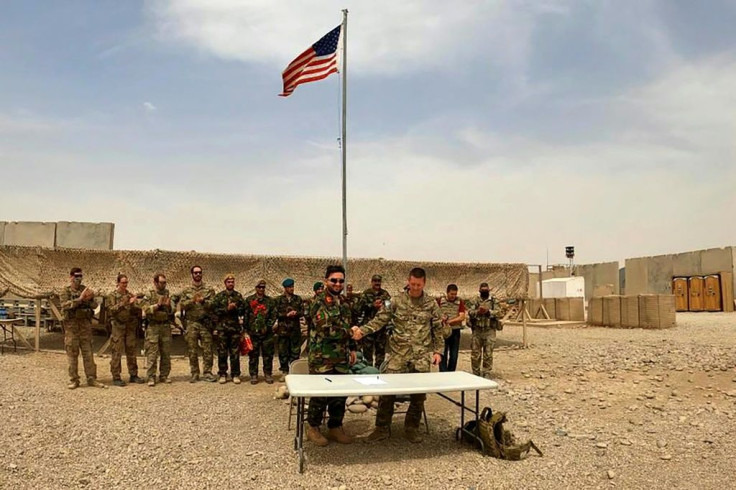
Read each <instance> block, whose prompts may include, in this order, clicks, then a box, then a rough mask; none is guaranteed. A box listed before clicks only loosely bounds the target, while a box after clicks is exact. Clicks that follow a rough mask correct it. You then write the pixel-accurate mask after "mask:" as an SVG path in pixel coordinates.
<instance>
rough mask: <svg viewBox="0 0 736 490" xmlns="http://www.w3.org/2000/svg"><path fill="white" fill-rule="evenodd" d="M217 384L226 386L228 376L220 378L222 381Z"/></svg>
mask: <svg viewBox="0 0 736 490" xmlns="http://www.w3.org/2000/svg"><path fill="white" fill-rule="evenodd" d="M217 382H218V383H220V384H221V385H224V384H225V383H227V376H220V379H219V380H217Z"/></svg>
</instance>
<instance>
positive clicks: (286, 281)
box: [281, 277, 294, 288]
mask: <svg viewBox="0 0 736 490" xmlns="http://www.w3.org/2000/svg"><path fill="white" fill-rule="evenodd" d="M281 285H282V286H284V287H285V288H290V287H291V286H293V285H294V279H292V278H290V277H287V278H286V279H284V282H282V283H281Z"/></svg>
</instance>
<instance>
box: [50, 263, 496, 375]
mask: <svg viewBox="0 0 736 490" xmlns="http://www.w3.org/2000/svg"><path fill="white" fill-rule="evenodd" d="M190 272H191V276H192V283H191V285H190V286H189V287H187V288H186V289H184V290H183V291H181V292H180V294H178V295H172V294H171V293H170V292H169V289H168V288H167V281H166V276H165V275H164V274H162V273H158V274H156V275H155V276H154V278H153V285H154V287H153V288H152V289H151V290H150V291H149V292H148V293H147V294H141V295H136V294H133V293H131V292H130V291H129V290H128V278H127V276H126V275H125V274H119V275H118V277H117V287H116V289H115V291H114V292H113V293H112V294H110V295H109V296H108V297H107V298H106V301H105V304H106V308H107V313H108V316H109V317H110V320H111V324H112V331H111V337H110V348H111V362H110V367H111V373H112V377H113V384H114V385H116V386H125V382H124V381H123V380H122V376H121V375H122V367H121V361H122V355H123V353H124V354H125V356H126V361H127V365H128V372H129V374H130V382H132V383H145V382H147V383H148V385H149V386H155V384H156V383H157V382H158V383H170V382H171V378H170V377H169V375H170V371H171V357H170V356H171V341H172V337H171V324H172V322H173V320H174V316H175V315H176V316H179V317H180V318H181V320H182V323H183V324H184V325H185V326H186V329H185V337H186V340H187V344H188V356H189V361H190V372H191V378H190V381H191V382H196V381H198V380H200V379H203V380H206V381H212V382H214V381H219V382H220V383H222V384H224V383H226V382H228V381H229V380H232V382H234V383H236V384H239V383H240V382H241V378H240V375H241V370H240V355H241V349H242V344H243V340H244V339H245V338H246V337H247V338H248V339H249V341H250V344H252V349H251V350H250V352H249V363H248V370H249V374H250V379H251V383H252V384H256V383H258V371H259V363H260V362H259V361H261V360H262V363H263V374H264V378H265V381H266V382H267V383H273V382H274V377H273V372H272V366H273V358H274V352H275V347H276V344H278V351H279V365H280V370H281V372H282V373H283V374H286V373H287V372H288V368H289V365H290V363H291V362H292V361H294V360H296V359H298V358H299V356H300V353H301V350H302V349H301V346H302V342H303V337H304V333H305V332H304V331H303V330H304V329H303V327H302V325H303V324H302V321H304V323H305V324H306V326H307V328H308V327H309V326H310V325H313V319H312V317H311V315H310V313H309V311H310V306H311V305H312V304H313V303H314V302H315V301H316V299H317V298H318V297H319V296H320V294H323V293H324V284H323V283H322V282H318V283H315V284H314V287H313V289H314V296H313V297H312V298H308V299H302V298H301V297H299V296H298V295H296V294H294V280H293V279H289V278H287V279H285V280H284V281H283V283H282V286H283V288H284V291H283V294H281V295H280V296H278V297H276V298H271V297H269V296H267V295H266V294H265V291H266V282H265V281H259V282H258V283H257V284H256V286H255V293H254V294H252V295H250V296H248V297H245V298H244V297H243V295H241V294H240V293H239V292H238V291H236V290H235V277H234V276H233V275H232V274H228V275H227V276H225V277H224V278H223V282H224V286H225V289H224V290H222V291H220V292H219V293H216V292H215V290H214V289H213V288H211V287H209V286H207V285H205V283H204V282H203V281H202V276H203V270H202V267H200V266H197V265H195V266H193V267H192V268H191V269H190ZM82 278H83V274H82V271H81V269H79V268H74V269H72V271H71V273H70V286H69V287H67V288H66V289H65V291H64V293H63V295H62V302H61V303H62V304H61V307H62V311H63V312H64V316H65V319H66V322H65V332H66V337H65V347H66V350H67V355H68V358H69V378H70V382H69V385H68V387H69V388H70V389H74V388H76V387H78V386H79V375H78V372H77V369H78V368H77V359H78V357H79V353H80V351H81V354H82V358H83V364H84V368H85V374H86V376H87V383H88V384H89V385H91V386H104V385H102V384H101V383H99V382H98V381H97V379H96V378H97V376H96V366H95V364H94V360H93V356H92V347H91V323H90V321H91V318H92V314H93V313H92V312H93V309H94V307H95V301H94V293H93V292H92V291H91V290H90V289H88V288H86V287H84V286H83V284H82ZM381 285H382V278H381V276H380V275H374V276H373V277H372V278H371V287H370V288H368V289H366V290H365V291H364V292H362V293H358V294H356V293H354V292H353V288H352V286H351V285H347V286H346V291H345V294H344V295H342V297H343V298H344V300H345V305H346V306H347V307H348V311H349V313H350V324H351V325H365V324H367V323H368V322H370V321H371V320H372V319H373V318H374V317H375V316H376V315H377V313H378V312H379V311H380V310H381V309H382V308H386V307H388V306H390V304H391V295H390V294H389V293H388V291H386V290H385V289H383V288H382V287H381ZM452 287H454V292H455V294H454V295H452V294H451V293H452V292H451V289H452ZM480 289H481V290H480V294H481V297H480V298H479V301H480V302H481V303H482V302H483V301H484V299H483V296H484V289H485V292H487V289H488V286H487V284H485V283H483V284H481V288H480ZM456 293H457V287H456V286H454V285H450V286H448V294H447V296H444V297H443V298H442V299H441V300H440V301H439V306H440V307H441V310H442V311H443V315H444V320H445V321H447V322H449V323H448V326H452V328H453V330H452V332H453V334H454V333H455V332H457V333H459V331H456V330H454V329H455V328H457V327H456V325H457V323H456V322H457V318H456V316H457V313H458V312H457V309H458V307H459V308H460V309H463V308H464V305H463V302H462V300H459V299H457V294H456ZM177 299H178V301H177ZM486 299H487V295H486ZM481 303H478V304H477V305H476V306H475V309H471V312H470V322H471V327H472V326H474V325H475V326H477V327H479V328H477V329H474V340H473V348H474V354H473V356H472V358H473V371H474V372H475V374H478V375H487V374H489V373H490V366H491V365H492V364H491V363H492V347H493V345H492V343H491V344H490V345H489V344H488V342H487V341H483V339H485V338H486V337H489V334H488V333H489V332H491V331H493V337H494V338H495V330H493V329H488V328H485V325H484V322H485V323H488V322H486V321H485V318H486V317H489V316H490V315H491V312H490V311H489V310H488V308H487V306H488V305H485V306H484V304H481ZM494 314H495V312H494ZM142 317H145V318H146V323H147V328H146V331H145V355H146V360H147V367H148V368H147V372H146V379H145V380H144V379H143V378H142V377H140V376H138V366H137V360H136V344H137V338H136V334H137V331H138V328H139V325H140V321H141V318H142ZM388 330H389V329H381V330H379V331H377V332H375V333H371V334H369V335H366V336H365V337H363V338H362V339H361V341H360V344H359V346H360V348H361V350H362V351H363V355H364V358H365V360H366V362H368V363H369V364H371V365H372V364H373V363H375V365H376V367H379V366H381V365H382V364H383V363H384V359H385V353H386V342H387V337H388ZM449 331H450V330H449V329H448V332H449ZM476 332H477V333H478V335H476ZM484 332H485V333H484ZM243 333H245V334H247V335H246V336H245V337H244V336H243ZM448 336H449V333H448ZM452 337H454V335H453V336H450V338H449V339H448V341H447V342H448V343H449V342H450V341H451V340H452ZM476 337H478V339H476ZM476 340H479V342H476ZM453 344H455V343H454V342H453ZM457 344H459V335H458V341H457ZM476 344H477V345H478V346H480V351H479V354H480V355H475V354H476V353H475V350H476ZM200 345H201V350H202V358H203V359H202V361H203V363H202V370H201V371H200V367H199V354H198V352H199V349H198V346H200ZM214 352H217V357H218V372H217V376H215V375H214V374H213V373H212V368H213V363H214ZM453 354H454V356H453ZM444 356H445V359H443V361H445V362H443V365H441V368H443V367H444V369H443V370H447V358H448V356H450V357H454V358H455V360H454V362H453V361H452V360H450V366H451V369H450V370H454V369H455V364H456V359H457V348H450V349H449V350H448V346H446V347H445V349H444ZM483 356H484V362H483V368H482V369H481V363H480V362H477V361H480V359H481V357H483ZM228 361H229V364H230V366H229V368H230V369H229V373H228ZM157 370H158V373H157Z"/></svg>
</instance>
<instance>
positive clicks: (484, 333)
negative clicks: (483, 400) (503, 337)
mask: <svg viewBox="0 0 736 490" xmlns="http://www.w3.org/2000/svg"><path fill="white" fill-rule="evenodd" d="M478 292H479V296H478V297H476V298H473V299H472V300H470V301H469V302H468V316H469V317H470V322H469V323H470V329H471V330H472V331H473V337H472V343H471V353H470V364H471V366H472V368H473V374H475V375H476V376H482V377H484V378H489V379H490V377H491V370H492V369H493V346H494V345H495V344H496V330H500V329H501V327H502V325H501V310H500V309H499V308H498V305H497V303H496V299H495V298H494V297H493V296H491V292H490V288H489V287H488V283H486V282H483V283H481V285H480V287H479V288H478Z"/></svg>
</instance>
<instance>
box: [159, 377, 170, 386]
mask: <svg viewBox="0 0 736 490" xmlns="http://www.w3.org/2000/svg"><path fill="white" fill-rule="evenodd" d="M158 382H159V383H166V384H167V385H170V384H171V378H169V377H166V378H159V380H158Z"/></svg>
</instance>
